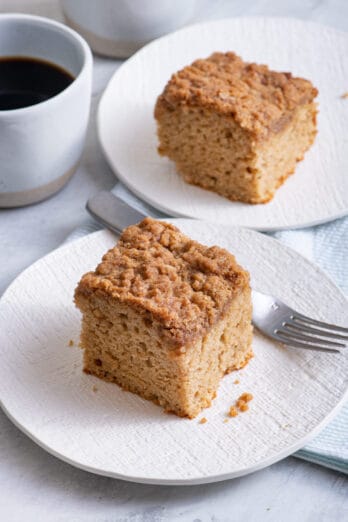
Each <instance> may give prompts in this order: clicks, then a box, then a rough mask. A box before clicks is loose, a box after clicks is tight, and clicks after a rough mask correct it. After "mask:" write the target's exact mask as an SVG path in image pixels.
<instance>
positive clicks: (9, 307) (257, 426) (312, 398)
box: [0, 220, 348, 484]
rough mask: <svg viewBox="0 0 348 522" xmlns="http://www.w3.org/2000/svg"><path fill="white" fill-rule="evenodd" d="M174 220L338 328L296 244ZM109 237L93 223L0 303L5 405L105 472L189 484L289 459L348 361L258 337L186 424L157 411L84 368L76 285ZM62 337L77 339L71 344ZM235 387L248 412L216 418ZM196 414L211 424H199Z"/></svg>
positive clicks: (0, 383)
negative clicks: (246, 395)
mask: <svg viewBox="0 0 348 522" xmlns="http://www.w3.org/2000/svg"><path fill="white" fill-rule="evenodd" d="M177 224H178V226H179V227H180V228H181V229H182V230H183V231H184V232H186V233H187V234H189V235H191V236H192V237H193V238H195V239H198V240H200V241H202V242H204V243H206V244H210V245H211V244H215V243H218V244H220V245H221V246H224V247H226V248H228V249H230V250H231V251H232V252H234V253H235V254H236V256H237V259H238V260H239V261H240V262H241V263H242V264H243V265H244V266H245V267H247V268H248V269H249V270H250V273H251V276H252V284H253V285H254V287H255V288H258V289H259V290H261V291H262V290H263V291H265V292H274V294H277V295H278V296H279V297H280V298H283V299H284V300H285V301H286V302H288V303H289V304H290V305H293V306H294V307H296V308H298V309H299V310H300V311H302V312H304V313H308V314H311V315H312V316H315V317H318V318H320V319H323V320H328V321H332V322H336V323H338V324H343V325H344V324H347V321H348V309H347V301H346V300H345V298H344V296H343V295H342V294H341V293H340V291H339V290H338V289H337V288H336V287H335V285H334V284H333V283H332V282H331V281H330V280H329V279H328V278H327V277H326V276H325V275H324V274H323V273H322V272H321V271H320V270H319V269H318V268H316V267H315V266H313V265H312V264H310V263H309V262H308V261H306V260H305V259H304V258H302V257H301V256H299V255H298V254H297V253H295V252H294V251H292V250H289V249H288V248H286V247H284V246H282V245H281V244H280V243H278V242H276V241H275V240H273V239H270V238H268V237H265V236H263V235H261V234H259V233H257V232H254V231H252V230H247V229H237V228H227V227H225V228H224V227H217V226H216V225H207V224H204V223H201V222H198V221H196V220H178V221H177ZM114 243H115V236H114V235H113V234H111V233H110V232H107V231H101V232H96V233H95V234H92V235H90V236H87V237H85V238H82V239H80V240H78V241H76V242H74V243H71V244H68V245H66V246H64V247H62V248H60V249H59V250H56V251H55V252H53V253H51V254H50V255H48V256H47V257H45V258H43V259H41V260H39V261H38V262H37V263H35V264H34V265H32V266H31V267H30V268H28V269H27V270H26V271H25V272H23V273H22V274H21V275H20V276H19V277H18V278H17V279H16V281H15V282H14V283H13V284H12V285H11V286H10V287H9V289H8V290H7V292H6V293H5V294H4V296H3V297H2V299H1V301H0V349H1V365H0V397H1V401H2V407H3V409H4V410H5V412H6V413H7V415H8V416H9V417H10V418H11V419H12V420H13V422H14V423H15V424H16V425H17V426H18V427H19V428H20V429H21V430H23V431H24V432H25V433H26V434H27V435H29V437H31V438H32V439H33V440H34V441H36V442H37V443H38V444H40V446H42V447H43V448H45V449H46V450H47V451H49V452H50V453H52V454H53V455H56V456H57V457H59V458H61V459H63V460H65V461H67V462H69V463H71V464H73V465H75V466H78V467H80V468H83V469H86V470H89V471H92V472H94V473H98V474H102V475H107V476H111V477H118V478H122V479H126V480H131V481H137V482H145V483H157V484H198V483H205V482H214V481H219V480H224V479H227V478H232V477H237V476H239V475H243V474H246V473H250V472H252V471H255V470H257V469H260V468H262V467H264V466H267V465H269V464H272V463H273V462H275V461H277V460H279V459H282V458H284V457H286V456H287V455H289V454H290V453H293V452H294V451H296V450H297V449H299V448H300V447H302V446H303V445H304V444H305V443H306V442H307V441H308V440H309V439H310V438H311V437H312V436H314V435H315V434H316V433H318V432H319V431H320V429H322V427H323V426H324V425H325V424H326V423H327V422H328V421H329V419H330V418H331V417H332V416H333V415H334V413H335V412H336V411H337V409H338V408H339V406H340V405H341V404H342V401H343V400H344V396H345V395H346V394H347V375H348V358H347V357H345V356H343V355H341V354H327V353H317V352H305V351H301V350H296V349H290V348H284V347H281V346H280V345H277V344H275V343H273V342H271V341H269V340H267V339H266V338H265V337H263V336H261V335H259V334H257V333H255V336H254V341H253V348H254V352H255V357H254V358H253V359H252V360H251V361H250V363H249V364H248V365H247V366H246V367H245V368H244V369H243V370H241V371H239V372H233V373H231V374H230V375H228V376H226V377H225V378H224V379H223V380H222V382H221V385H220V389H219V392H218V397H217V399H215V401H214V403H213V406H212V407H211V408H209V409H207V410H204V412H203V413H202V415H200V416H199V417H198V418H197V419H194V420H188V419H180V418H178V417H175V416H174V415H168V414H165V413H163V411H162V409H161V408H160V407H158V406H155V405H154V404H152V403H150V402H148V401H145V400H143V399H141V398H140V397H138V396H137V395H133V394H131V393H125V392H123V391H121V389H120V388H119V387H118V386H116V385H114V384H110V383H106V382H103V381H101V380H99V379H97V378H96V377H93V376H88V375H85V374H84V373H83V372H82V364H81V362H82V361H81V359H82V352H81V350H80V349H79V348H78V347H77V342H78V337H79V328H80V314H79V312H78V311H77V310H76V309H75V307H74V305H73V302H72V299H73V292H74V287H75V285H76V283H77V281H78V280H79V279H80V277H81V275H82V274H83V273H84V272H86V271H87V270H90V269H93V268H94V267H95V266H96V264H97V262H98V261H99V259H100V257H101V255H102V254H103V253H104V252H105V251H106V250H107V249H108V248H110V247H111V246H112V245H113V244H114ZM70 339H73V340H74V341H75V346H74V347H69V346H68V344H69V340H70ZM346 355H347V354H346ZM236 379H239V380H240V384H234V381H235V380H236ZM95 386H96V387H97V391H94V390H95V388H94V387H95ZM93 388H94V390H93ZM243 392H250V393H252V394H253V395H254V400H253V401H252V402H251V403H250V410H249V411H248V412H245V413H242V414H240V415H239V416H238V417H236V418H233V419H230V421H229V422H228V423H227V424H226V423H224V422H223V421H224V419H225V418H226V413H227V411H228V410H229V407H230V406H231V405H232V404H233V403H234V401H235V400H236V399H237V398H238V396H239V395H240V394H241V393H243ZM203 416H205V417H206V418H207V419H208V422H207V423H206V424H199V419H200V418H201V417H203Z"/></svg>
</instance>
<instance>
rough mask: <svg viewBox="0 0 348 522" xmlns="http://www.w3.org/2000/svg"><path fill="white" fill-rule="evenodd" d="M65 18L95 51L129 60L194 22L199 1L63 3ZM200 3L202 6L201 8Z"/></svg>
mask: <svg viewBox="0 0 348 522" xmlns="http://www.w3.org/2000/svg"><path fill="white" fill-rule="evenodd" d="M61 3H62V7H63V11H64V14H65V18H66V20H67V22H68V23H69V25H70V26H71V27H73V28H74V29H76V30H77V31H79V33H81V34H82V35H83V36H84V37H85V38H86V40H87V41H88V43H89V44H90V46H91V47H92V49H93V50H94V51H96V52H97V53H99V54H104V55H106V56H113V57H117V58H126V57H128V56H130V55H131V54H133V53H134V52H135V51H136V50H137V49H139V48H140V47H142V46H143V45H144V44H146V43H147V42H149V41H150V40H153V39H154V38H157V37H158V36H161V35H163V34H165V33H168V32H170V31H173V30H174V29H177V28H178V27H181V26H182V25H184V24H186V23H187V22H188V21H190V20H191V19H192V17H193V16H194V14H195V13H196V12H197V10H198V8H199V9H202V8H203V6H202V4H203V3H205V0H204V2H202V0H200V1H199V2H197V0H176V1H175V2H173V1H172V0H90V1H89V2H88V4H87V5H86V2H85V1H84V0H62V2H61ZM198 4H199V5H198Z"/></svg>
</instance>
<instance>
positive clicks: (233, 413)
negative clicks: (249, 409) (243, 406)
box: [228, 406, 238, 417]
mask: <svg viewBox="0 0 348 522" xmlns="http://www.w3.org/2000/svg"><path fill="white" fill-rule="evenodd" d="M228 414H229V416H230V417H237V415H238V411H237V408H236V407H235V406H231V407H230V411H229V412H228Z"/></svg>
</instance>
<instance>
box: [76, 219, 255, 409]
mask: <svg viewBox="0 0 348 522" xmlns="http://www.w3.org/2000/svg"><path fill="white" fill-rule="evenodd" d="M75 302H76V305H77V307H78V308H79V309H80V310H81V312H82V315H83V319H82V333H81V344H82V347H83V348H84V350H85V352H84V370H85V371H86V372H87V373H92V374H94V375H97V376H98V377H101V378H102V379H106V380H108V381H113V382H115V383H117V384H119V385H120V386H122V387H123V388H124V389H126V390H129V391H132V392H134V393H137V394H139V395H140V396H141V397H144V398H145V399H150V400H152V401H154V402H156V403H158V404H160V405H161V406H163V407H164V408H165V409H166V410H168V411H172V412H173V413H176V414H177V415H179V416H187V417H190V418H193V417H195V416H196V415H197V414H198V413H199V412H200V411H201V409H202V408H205V407H208V406H210V404H211V400H212V399H213V398H214V397H215V395H216V391H217V388H218V385H219V381H220V379H221V378H222V376H223V375H224V374H225V373H227V372H229V371H231V370H234V369H238V368H241V367H242V366H244V365H245V364H246V363H247V361H248V359H249V358H250V357H251V355H252V352H251V339H252V326H251V291H250V285H249V275H248V273H247V272H246V271H244V270H243V269H242V268H241V267H240V266H239V265H238V264H237V263H236V261H235V258H234V257H233V256H232V255H231V254H230V253H229V252H227V251H226V250H224V249H222V248H219V247H216V246H213V247H210V248H208V247H206V246H203V245H201V244H199V243H197V242H196V241H193V240H191V239H189V238H188V237H186V236H185V235H183V234H182V233H181V232H180V231H179V230H178V229H177V228H176V227H174V226H172V225H170V224H167V223H164V222H160V221H155V220H153V219H150V218H146V219H145V220H143V221H142V222H141V223H139V224H138V225H134V226H130V227H128V228H127V229H126V230H125V231H124V232H123V234H122V235H121V237H120V240H119V242H118V244H117V245H116V246H115V247H114V248H113V249H111V250H110V251H109V252H107V253H106V254H105V255H104V257H103V259H102V262H101V263H100V264H99V266H98V267H97V269H96V270H95V272H89V273H87V274H85V275H84V276H83V277H82V279H81V281H80V283H79V284H78V286H77V289H76V292H75Z"/></svg>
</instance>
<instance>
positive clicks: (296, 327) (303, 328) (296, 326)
mask: <svg viewBox="0 0 348 522" xmlns="http://www.w3.org/2000/svg"><path fill="white" fill-rule="evenodd" d="M283 327H285V328H289V329H290V330H292V331H295V332H299V333H301V332H308V333H310V334H312V335H320V336H321V337H329V338H333V339H343V340H346V341H348V335H342V334H338V333H333V332H331V331H327V330H322V329H320V328H314V327H313V326H308V325H306V324H302V323H300V322H297V321H289V322H286V323H284V324H283Z"/></svg>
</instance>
